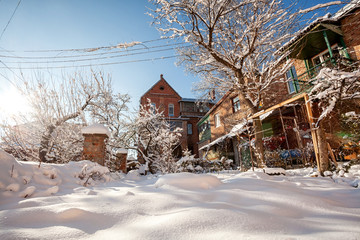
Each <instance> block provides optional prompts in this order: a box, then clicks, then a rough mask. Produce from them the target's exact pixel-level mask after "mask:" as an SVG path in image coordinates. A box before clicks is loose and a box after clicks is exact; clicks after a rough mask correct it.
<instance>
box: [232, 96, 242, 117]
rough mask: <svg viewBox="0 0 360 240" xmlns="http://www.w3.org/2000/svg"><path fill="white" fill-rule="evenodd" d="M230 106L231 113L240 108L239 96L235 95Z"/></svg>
mask: <svg viewBox="0 0 360 240" xmlns="http://www.w3.org/2000/svg"><path fill="white" fill-rule="evenodd" d="M231 101H232V108H233V113H236V112H237V111H239V110H240V99H239V97H238V96H237V97H235V98H233V99H232V100H231Z"/></svg>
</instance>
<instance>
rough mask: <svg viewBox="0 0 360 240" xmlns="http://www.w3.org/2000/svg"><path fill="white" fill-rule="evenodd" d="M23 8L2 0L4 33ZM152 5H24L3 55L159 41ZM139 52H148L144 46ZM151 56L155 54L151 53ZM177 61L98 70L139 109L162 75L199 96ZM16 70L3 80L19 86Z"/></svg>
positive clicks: (0, 84) (122, 1) (96, 0)
mask: <svg viewBox="0 0 360 240" xmlns="http://www.w3.org/2000/svg"><path fill="white" fill-rule="evenodd" d="M325 2H329V1H328V0H317V1H316V0H313V1H310V0H301V1H300V6H303V5H305V6H312V5H315V4H318V3H325ZM17 4H18V0H0V30H1V31H3V29H4V27H5V26H6V23H7V22H8V21H9V19H10V17H11V15H12V13H13V11H14V9H15V7H16V5H17ZM149 6H151V5H150V3H149V2H148V1H147V0H102V1H100V0H22V1H21V4H20V5H19V8H18V9H17V11H16V13H15V15H14V17H13V19H12V21H11V22H10V24H9V26H8V28H7V29H6V31H5V32H4V34H3V36H2V38H1V39H0V55H7V56H65V55H71V54H73V53H72V52H32V53H29V52H24V51H27V50H34V51H38V50H52V49H75V48H76V49H77V48H81V49H82V48H92V47H101V46H108V45H116V44H118V43H123V42H131V41H147V40H153V39H159V38H160V34H159V33H158V31H157V30H156V29H155V28H154V27H153V26H150V22H151V20H152V19H151V17H149V16H147V15H146V14H145V13H146V12H148V9H147V7H149ZM164 44H171V42H167V41H157V42H153V43H149V44H147V47H152V46H156V45H164ZM138 48H143V47H142V46H139V47H138ZM169 48H171V47H169ZM5 50H9V51H11V52H7V51H5ZM13 51H14V52H13ZM146 51H151V49H149V50H146ZM142 52H144V50H142ZM127 53H130V52H127ZM85 54H88V53H85ZM121 54H124V53H121ZM173 55H175V52H174V51H173V50H169V51H163V52H158V53H146V54H142V55H135V56H123V57H117V58H111V59H103V60H93V61H85V62H78V63H73V64H72V65H77V64H94V65H96V64H98V63H105V62H123V61H133V60H140V59H153V58H158V57H163V56H173ZM0 60H1V61H3V62H4V63H6V65H7V66H9V68H11V69H12V71H14V72H18V70H16V69H14V67H19V66H22V67H26V66H31V67H36V66H38V67H39V66H41V67H44V66H62V65H69V63H56V64H53V65H52V64H44V63H41V64H40V63H39V64H35V65H34V64H30V65H29V64H21V65H19V64H18V63H17V62H19V61H25V60H22V59H20V60H19V59H18V58H13V59H12V58H6V57H0ZM60 60H61V59H60ZM37 61H39V60H37ZM11 62H15V63H11ZM175 62H176V59H175V58H170V59H167V60H156V61H147V62H137V63H126V64H116V65H109V66H101V67H94V69H97V70H103V71H104V72H105V73H107V74H111V75H112V79H113V83H114V88H115V90H116V91H118V92H120V93H128V94H130V95H131V97H132V106H133V107H136V106H137V105H138V102H139V98H140V96H141V95H142V94H143V93H144V92H145V91H147V90H148V89H149V88H150V87H151V86H152V85H153V84H154V83H155V82H156V81H157V80H159V78H160V74H164V77H165V79H166V80H167V81H168V82H169V83H170V84H171V85H172V86H173V88H174V89H175V90H176V91H177V92H178V93H179V94H180V95H181V96H182V97H194V94H193V93H192V92H191V88H192V83H193V82H195V81H199V79H198V78H197V77H196V76H193V75H191V74H188V73H186V71H185V70H184V68H183V67H177V66H175ZM70 65H71V64H70ZM0 67H4V65H3V64H0ZM74 70H79V68H67V69H65V70H62V71H63V72H64V71H65V72H72V71H74ZM12 71H11V70H9V69H4V68H0V73H1V74H2V75H4V76H5V77H6V78H9V79H10V80H12V81H16V76H14V74H13V72H12ZM23 71H24V73H25V76H26V75H27V74H30V72H34V70H23ZM41 71H46V72H52V73H53V74H54V76H60V71H59V70H51V69H45V70H41ZM9 88H10V83H9V81H8V80H6V79H5V78H4V77H3V76H1V75H0V95H1V94H4V93H5V92H6V91H8V89H9Z"/></svg>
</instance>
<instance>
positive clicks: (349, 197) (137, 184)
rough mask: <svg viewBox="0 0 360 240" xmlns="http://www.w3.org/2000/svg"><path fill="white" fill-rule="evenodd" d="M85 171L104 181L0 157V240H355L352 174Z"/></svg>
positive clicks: (358, 205)
mask: <svg viewBox="0 0 360 240" xmlns="http://www.w3.org/2000/svg"><path fill="white" fill-rule="evenodd" d="M93 170H98V171H99V172H100V173H104V174H105V173H106V172H107V169H106V168H102V167H99V166H96V165H94V164H93V163H91V162H88V161H82V162H78V163H69V164H65V165H50V164H42V165H41V167H40V168H38V164H36V163H28V162H17V161H15V159H13V158H12V157H11V156H9V155H7V154H5V153H4V152H1V151H0V239H360V188H356V187H355V186H356V185H357V184H358V183H359V182H360V166H359V165H357V166H354V167H353V168H352V169H351V172H350V173H349V174H347V175H346V177H340V176H332V178H330V177H310V175H311V173H312V169H301V170H293V171H286V175H285V176H284V175H279V176H269V175H267V174H265V173H263V172H246V173H238V172H228V173H225V172H224V173H220V174H200V175H194V174H189V173H180V174H170V175H165V176H153V175H150V176H139V175H138V174H136V173H135V172H131V173H129V174H128V175H119V174H118V175H116V174H112V175H106V177H100V176H98V180H96V181H94V180H92V179H91V178H90V179H89V180H88V176H89V174H90V173H91V172H93ZM80 178H82V179H80ZM86 180H88V181H87V182H86ZM85 182H86V185H87V187H84V186H83V185H84V183H85Z"/></svg>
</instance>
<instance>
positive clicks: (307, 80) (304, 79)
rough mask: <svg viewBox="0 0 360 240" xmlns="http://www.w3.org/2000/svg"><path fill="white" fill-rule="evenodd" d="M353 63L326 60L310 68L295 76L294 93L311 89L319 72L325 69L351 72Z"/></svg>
mask: <svg viewBox="0 0 360 240" xmlns="http://www.w3.org/2000/svg"><path fill="white" fill-rule="evenodd" d="M353 63H354V61H353V60H351V59H348V58H337V59H335V58H328V59H327V60H325V61H324V62H321V63H319V64H318V65H316V66H314V67H312V68H310V69H309V70H307V71H306V72H304V73H302V74H300V75H298V76H297V78H296V79H294V82H295V84H296V92H297V93H299V92H304V91H307V90H309V89H311V88H312V86H313V84H312V83H313V81H314V80H315V77H316V76H317V75H318V74H319V72H320V70H321V69H322V68H325V67H329V68H338V69H342V70H345V71H346V70H347V71H351V70H352V69H353V68H354V64H353Z"/></svg>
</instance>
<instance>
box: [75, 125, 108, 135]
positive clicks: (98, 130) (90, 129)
mask: <svg viewBox="0 0 360 240" xmlns="http://www.w3.org/2000/svg"><path fill="white" fill-rule="evenodd" d="M81 133H82V134H106V135H107V136H108V137H110V135H111V134H110V131H109V128H107V127H105V126H104V125H102V124H99V123H94V124H92V125H90V126H87V127H84V128H83V129H81Z"/></svg>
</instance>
